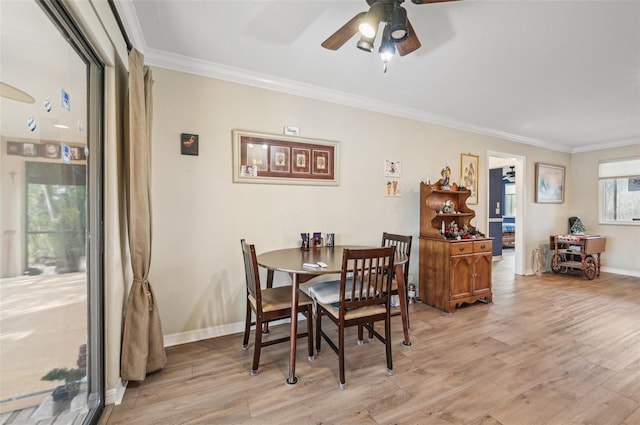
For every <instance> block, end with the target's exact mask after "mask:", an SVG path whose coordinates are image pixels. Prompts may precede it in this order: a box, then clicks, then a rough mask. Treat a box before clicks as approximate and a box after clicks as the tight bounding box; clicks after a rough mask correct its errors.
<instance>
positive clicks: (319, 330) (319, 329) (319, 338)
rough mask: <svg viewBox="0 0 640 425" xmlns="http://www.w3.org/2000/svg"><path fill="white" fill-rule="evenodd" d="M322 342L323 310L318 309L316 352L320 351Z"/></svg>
mask: <svg viewBox="0 0 640 425" xmlns="http://www.w3.org/2000/svg"><path fill="white" fill-rule="evenodd" d="M321 342H322V312H321V310H320V309H319V308H318V309H316V353H319V352H320V344H321Z"/></svg>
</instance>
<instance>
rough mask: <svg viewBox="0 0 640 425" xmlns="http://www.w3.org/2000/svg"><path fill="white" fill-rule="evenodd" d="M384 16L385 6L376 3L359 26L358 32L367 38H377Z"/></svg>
mask: <svg viewBox="0 0 640 425" xmlns="http://www.w3.org/2000/svg"><path fill="white" fill-rule="evenodd" d="M383 16H384V4H382V3H380V2H378V1H377V2H375V3H373V4H372V5H371V7H370V8H369V11H368V12H367V14H366V15H365V16H364V18H362V22H360V25H358V30H359V31H360V34H362V35H363V36H364V37H366V38H375V37H376V33H377V32H378V25H380V21H381V20H382V17H383Z"/></svg>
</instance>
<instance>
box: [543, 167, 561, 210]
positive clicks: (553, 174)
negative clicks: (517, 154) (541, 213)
mask: <svg viewBox="0 0 640 425" xmlns="http://www.w3.org/2000/svg"><path fill="white" fill-rule="evenodd" d="M536 202H538V203H541V204H561V203H563V202H564V166H562V165H551V164H542V163H540V162H537V163H536Z"/></svg>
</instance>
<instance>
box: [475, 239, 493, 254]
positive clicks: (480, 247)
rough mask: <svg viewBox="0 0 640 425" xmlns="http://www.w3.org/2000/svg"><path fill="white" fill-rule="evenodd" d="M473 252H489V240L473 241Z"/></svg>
mask: <svg viewBox="0 0 640 425" xmlns="http://www.w3.org/2000/svg"><path fill="white" fill-rule="evenodd" d="M473 252H491V241H490V240H488V241H474V242H473Z"/></svg>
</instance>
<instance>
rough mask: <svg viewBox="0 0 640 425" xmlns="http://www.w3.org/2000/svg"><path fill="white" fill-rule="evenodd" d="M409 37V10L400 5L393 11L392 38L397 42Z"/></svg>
mask: <svg viewBox="0 0 640 425" xmlns="http://www.w3.org/2000/svg"><path fill="white" fill-rule="evenodd" d="M407 37H409V28H408V27H407V10H406V9H405V8H404V7H402V6H400V5H398V6H396V7H394V8H393V12H391V39H392V40H393V41H395V42H396V43H398V42H401V41H404V40H406V39H407Z"/></svg>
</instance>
